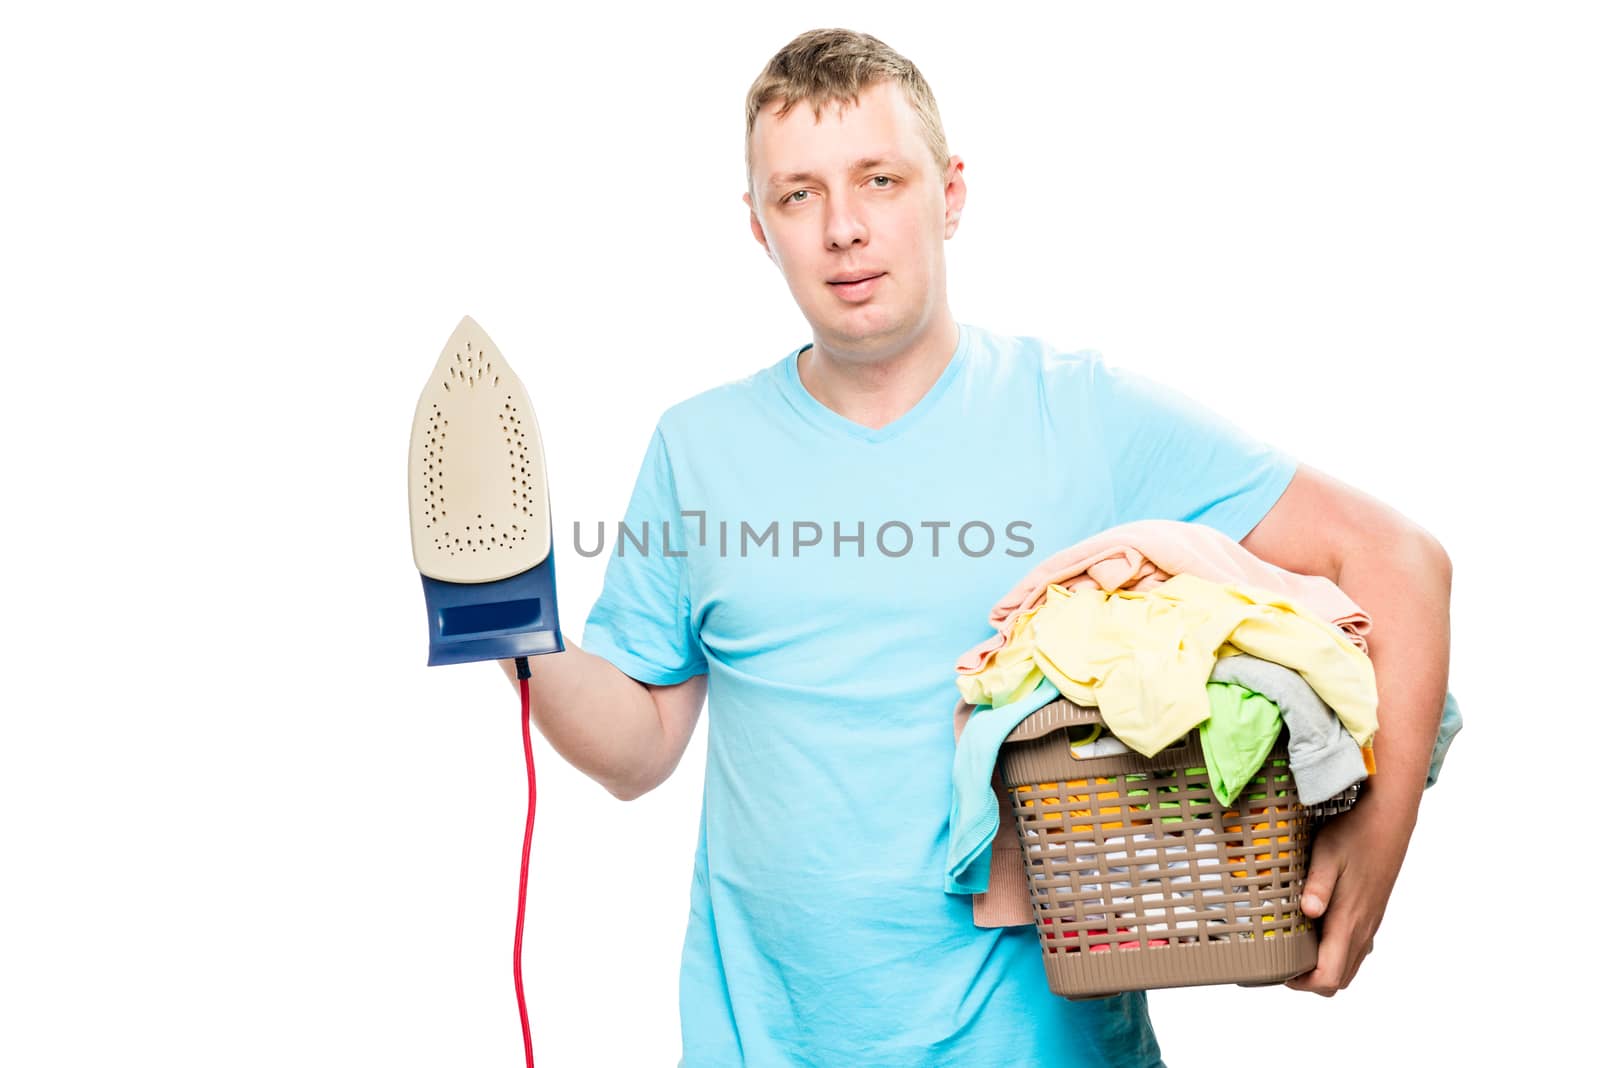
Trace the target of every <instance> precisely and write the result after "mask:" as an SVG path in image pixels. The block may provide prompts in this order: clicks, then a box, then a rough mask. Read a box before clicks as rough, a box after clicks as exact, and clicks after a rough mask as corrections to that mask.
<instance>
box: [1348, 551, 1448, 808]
mask: <svg viewBox="0 0 1600 1068" xmlns="http://www.w3.org/2000/svg"><path fill="white" fill-rule="evenodd" d="M1450 581H1451V566H1450V558H1449V557H1448V556H1447V555H1446V554H1445V551H1444V549H1443V548H1442V547H1441V546H1440V545H1439V543H1438V542H1437V541H1435V540H1434V539H1433V538H1432V537H1431V536H1430V535H1428V534H1427V533H1426V532H1425V531H1422V530H1419V529H1417V528H1414V527H1412V528H1407V529H1405V530H1403V531H1401V532H1400V533H1398V534H1396V535H1395V536H1393V537H1385V538H1382V539H1374V540H1372V541H1369V542H1367V543H1366V544H1364V545H1362V546H1360V547H1359V548H1358V549H1356V550H1353V551H1351V552H1350V553H1348V554H1347V555H1346V556H1345V558H1344V560H1343V561H1342V562H1341V564H1340V568H1339V577H1338V579H1337V582H1338V585H1339V588H1340V589H1342V590H1344V592H1345V593H1348V594H1349V595H1350V598H1351V600H1353V601H1355V602H1356V604H1358V605H1360V606H1361V607H1362V609H1363V610H1364V611H1365V612H1366V613H1367V614H1368V615H1369V616H1371V617H1372V629H1371V630H1370V631H1369V633H1368V634H1367V653H1368V655H1369V656H1370V657H1371V659H1372V667H1373V672H1374V674H1375V675H1376V676H1377V681H1378V733H1377V736H1376V738H1375V740H1374V742H1373V755H1374V757H1375V758H1376V761H1377V765H1378V770H1377V773H1376V774H1374V775H1373V776H1372V777H1371V778H1370V779H1369V780H1368V781H1367V782H1366V783H1364V784H1363V786H1362V791H1363V796H1362V799H1361V803H1362V804H1363V805H1368V806H1375V807H1378V808H1381V809H1383V810H1384V811H1385V812H1386V813H1388V816H1389V818H1391V819H1394V820H1396V821H1400V822H1401V823H1402V824H1403V825H1404V826H1405V827H1406V829H1407V830H1408V831H1409V830H1410V828H1411V827H1412V826H1414V825H1415V823H1416V816H1417V807H1418V805H1419V804H1420V802H1421V799H1422V790H1423V786H1424V784H1425V783H1426V781H1427V777H1428V764H1429V762H1430V761H1431V759H1432V755H1433V743H1434V738H1435V737H1436V736H1437V734H1438V732H1439V718H1440V716H1441V714H1442V712H1443V709H1444V695H1445V688H1446V685H1447V683H1448V675H1449V666H1450Z"/></svg>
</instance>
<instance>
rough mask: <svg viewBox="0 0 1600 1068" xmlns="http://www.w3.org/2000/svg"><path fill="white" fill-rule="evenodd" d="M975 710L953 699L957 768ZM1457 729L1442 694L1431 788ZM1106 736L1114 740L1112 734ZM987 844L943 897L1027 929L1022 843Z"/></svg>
mask: <svg viewBox="0 0 1600 1068" xmlns="http://www.w3.org/2000/svg"><path fill="white" fill-rule="evenodd" d="M1052 691H1054V687H1053V686H1050V684H1049V682H1048V680H1046V682H1045V683H1044V685H1043V687H1042V689H1041V693H1040V694H1038V695H1037V696H1038V697H1040V698H1043V699H1042V700H1041V701H1040V702H1039V703H1038V704H1037V705H1036V706H1034V708H1033V709H1032V710H1031V711H1030V712H1027V713H1023V714H1022V715H1020V716H1017V718H1016V720H1015V722H1014V723H1013V724H1012V727H1013V728H1014V727H1015V725H1016V723H1020V722H1022V720H1023V719H1026V718H1027V716H1028V715H1030V714H1031V712H1032V711H1038V709H1040V708H1043V707H1044V706H1045V705H1046V704H1048V703H1049V702H1050V701H1052V700H1055V699H1057V697H1059V692H1055V693H1052ZM1023 707H1026V706H1025V705H1019V706H1018V709H1016V710H1013V711H1018V710H1020V709H1021V708H1023ZM978 711H982V712H983V714H984V715H988V714H990V713H991V712H993V711H995V710H994V709H990V708H984V709H981V710H980V709H975V708H974V707H973V706H972V705H971V704H968V703H967V702H966V701H961V700H958V701H957V702H956V704H955V711H954V715H953V717H952V718H953V723H954V728H955V737H956V751H957V756H958V767H959V757H960V754H961V751H962V750H961V739H962V737H963V736H964V735H965V733H966V729H967V727H968V725H969V724H970V723H971V722H972V716H973V715H974V713H975V712H978ZM1460 729H1461V715H1460V711H1459V709H1458V708H1457V706H1456V701H1455V697H1454V695H1452V694H1449V693H1446V694H1445V706H1444V710H1443V718H1442V721H1441V723H1440V727H1439V734H1438V740H1437V741H1436V742H1435V744H1434V748H1433V762H1432V764H1431V765H1430V766H1429V768H1428V778H1427V785H1428V786H1432V785H1433V784H1434V783H1435V782H1437V781H1438V778H1439V770H1440V768H1441V766H1442V763H1443V760H1444V757H1445V754H1446V752H1448V750H1449V747H1450V741H1451V740H1452V739H1453V738H1454V737H1455V735H1456V733H1457V732H1459V731H1460ZM1106 737H1107V736H1106V735H1101V736H1100V739H1097V740H1096V744H1098V742H1099V741H1100V740H1103V739H1104V738H1106ZM1110 737H1112V738H1115V735H1111V736H1110ZM998 754H999V748H998V746H997V747H996V749H995V756H996V757H998ZM977 765H978V768H977V772H978V777H979V778H981V777H982V776H983V774H984V766H983V760H982V759H981V758H980V759H979V760H978V762H977ZM988 768H989V771H988V774H989V780H988V789H989V792H990V793H991V794H992V795H993V797H994V808H993V811H994V813H995V826H996V828H997V829H998V827H999V826H1000V822H1001V821H1000V815H1001V814H1002V813H1009V812H1010V810H1011V799H1010V796H1009V792H1008V791H1007V789H1006V787H1005V786H1004V785H1003V784H1002V783H1001V781H1000V775H999V770H998V768H996V767H995V766H994V763H993V760H991V761H990V763H989V765H988ZM960 778H961V776H959V775H958V776H957V780H958V781H959V780H960ZM1128 793H1129V795H1130V796H1133V795H1137V794H1141V793H1143V791H1140V790H1129V791H1128ZM967 804H969V805H971V804H973V802H972V801H971V800H970V799H969V800H968V801H967ZM1173 818H1174V817H1163V820H1162V822H1169V821H1171V820H1172V819H1173ZM1207 833H1209V832H1207ZM989 845H990V848H989V857H988V859H987V860H985V861H984V862H983V863H982V865H981V870H982V872H983V876H982V878H980V877H979V871H980V865H978V864H976V863H974V864H972V865H971V866H970V868H969V871H968V878H967V879H965V880H964V882H965V884H966V885H968V886H972V887H975V888H974V889H970V890H966V889H963V890H950V889H949V886H948V880H947V886H946V890H947V892H950V893H971V894H972V922H973V924H974V925H975V926H977V927H1017V926H1022V925H1026V924H1032V923H1033V922H1034V916H1033V904H1032V901H1031V899H1030V896H1029V890H1028V885H1029V881H1030V878H1029V874H1028V868H1027V865H1026V863H1025V861H1024V858H1023V853H1022V844H1021V841H1020V839H1019V837H1018V836H1017V835H1016V834H1014V833H1011V831H1010V830H1009V829H1008V830H1007V833H1005V834H993V833H991V834H990V835H989Z"/></svg>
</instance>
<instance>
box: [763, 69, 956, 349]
mask: <svg viewBox="0 0 1600 1068" xmlns="http://www.w3.org/2000/svg"><path fill="white" fill-rule="evenodd" d="M778 107H779V104H778V103H777V102H774V103H771V104H769V105H767V107H766V108H763V109H762V111H761V114H760V115H758V116H757V118H756V124H755V129H754V130H753V131H752V133H751V140H750V157H751V183H752V185H753V194H754V199H752V195H751V194H750V193H747V194H745V197H744V200H745V203H746V204H747V205H749V206H750V209H751V214H750V229H751V230H752V232H754V234H755V237H756V240H757V241H759V242H761V244H762V246H763V247H764V248H765V249H766V250H767V252H768V254H769V255H770V256H771V257H772V259H773V261H774V262H775V263H776V264H777V265H778V269H779V270H780V271H781V272H782V273H783V277H784V280H785V281H787V282H788V284H789V291H790V292H791V293H793V294H794V299H795V302H796V303H797V304H798V305H799V306H800V311H801V313H802V314H803V315H805V317H806V319H807V321H808V322H810V324H811V327H812V329H813V330H814V331H815V332H816V334H817V339H818V341H819V343H822V344H824V345H825V346H827V347H829V348H836V349H838V350H841V351H844V352H852V353H856V354H860V355H869V354H877V353H880V352H885V351H893V350H895V349H898V348H899V347H900V346H901V345H903V344H905V343H907V342H909V341H911V340H914V339H915V338H916V337H917V336H918V335H919V334H920V333H921V332H922V331H923V330H925V329H927V328H928V326H929V325H930V324H931V323H932V321H933V317H934V316H935V315H936V314H937V313H938V311H939V310H940V309H941V308H942V307H943V306H944V303H945V273H944V241H945V239H946V238H948V237H949V236H950V235H952V234H954V233H955V229H956V225H957V220H958V219H959V217H960V213H961V207H962V204H963V202H964V201H965V199H966V185H965V182H964V180H963V179H962V178H961V174H960V171H961V168H962V163H961V160H960V159H959V157H952V158H951V161H950V169H949V171H948V172H947V173H946V174H943V175H941V174H939V173H938V171H937V164H936V163H935V162H934V159H933V153H932V151H931V150H930V149H929V147H928V143H927V141H926V140H925V138H924V137H923V133H922V127H921V124H920V123H919V121H918V119H917V116H916V112H914V111H913V110H912V108H911V104H910V102H909V101H908V100H907V99H906V97H905V93H904V91H903V90H902V89H901V88H900V86H899V85H898V84H897V83H895V82H879V83H878V84H876V85H874V86H872V87H871V88H869V89H867V90H865V91H863V92H862V93H861V104H860V106H859V107H853V106H850V105H848V104H846V105H843V106H842V107H841V106H840V105H830V106H828V107H826V108H824V110H823V113H822V118H821V119H820V120H817V119H815V118H814V115H813V112H812V108H811V105H810V104H809V103H807V102H805V101H801V102H800V103H798V104H796V105H795V106H794V107H793V108H791V109H790V110H789V113H788V114H787V115H785V116H784V117H783V118H781V119H778V118H775V117H774V113H775V112H776V111H777V110H778ZM863 276H877V277H875V278H872V279H871V280H869V281H863V282H859V283H856V284H850V282H851V280H853V279H858V278H861V277H863Z"/></svg>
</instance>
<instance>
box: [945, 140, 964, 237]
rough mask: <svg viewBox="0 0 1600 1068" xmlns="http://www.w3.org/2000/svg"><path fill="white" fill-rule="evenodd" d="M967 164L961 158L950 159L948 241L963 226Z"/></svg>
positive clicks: (947, 182) (946, 208)
mask: <svg viewBox="0 0 1600 1068" xmlns="http://www.w3.org/2000/svg"><path fill="white" fill-rule="evenodd" d="M965 167H966V163H965V162H964V161H963V160H962V159H961V157H960V156H951V157H950V167H949V169H947V170H946V171H945V186H944V236H945V240H946V241H948V240H949V239H950V238H952V237H954V236H955V233H956V227H958V226H960V225H961V209H962V208H964V207H966V204H967V179H966V177H965V176H964V175H963V174H962V173H961V172H962V170H963V169H965Z"/></svg>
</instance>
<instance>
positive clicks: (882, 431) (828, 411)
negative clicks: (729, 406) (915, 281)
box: [778, 323, 971, 443]
mask: <svg viewBox="0 0 1600 1068" xmlns="http://www.w3.org/2000/svg"><path fill="white" fill-rule="evenodd" d="M956 327H957V329H958V330H959V331H960V338H959V340H958V341H957V342H956V351H955V353H954V355H952V356H951V357H950V362H949V363H948V364H946V365H945V369H944V370H943V371H942V372H941V373H940V375H939V377H938V378H937V379H936V380H935V381H934V383H933V385H932V386H929V387H928V391H927V392H926V393H924V394H923V395H922V397H921V399H919V400H918V401H917V403H915V404H913V405H912V406H911V408H910V409H909V410H907V411H906V413H905V414H904V415H901V416H900V417H899V418H898V419H895V420H893V421H892V422H889V423H886V424H884V425H883V426H881V427H877V428H876V429H874V428H873V427H869V426H863V425H862V424H861V423H857V422H854V421H853V420H850V419H846V418H845V417H844V416H842V415H840V414H839V413H838V412H836V411H834V410H833V409H832V408H830V407H828V406H827V405H826V404H823V403H822V402H821V401H819V400H818V399H817V398H816V397H813V396H812V395H811V391H810V390H808V389H806V387H805V384H804V383H803V382H801V381H800V354H801V353H802V352H804V351H805V350H806V349H809V348H811V345H810V344H806V345H801V346H800V347H799V348H797V349H795V350H794V351H793V352H791V353H789V355H787V356H785V357H784V358H783V368H782V371H781V373H780V374H779V375H778V384H779V388H780V390H781V391H782V393H783V395H784V397H785V398H786V399H787V400H788V401H789V403H790V405H792V406H793V407H794V410H795V411H796V412H797V413H799V415H800V416H801V417H802V418H804V419H806V420H807V421H808V422H810V423H813V424H815V425H816V426H819V427H821V428H822V429H824V430H828V431H832V432H834V433H841V434H845V435H848V436H849V437H852V438H856V439H857V440H860V441H865V442H869V443H871V442H880V441H888V440H889V439H890V438H895V437H898V436H900V435H901V434H903V433H905V432H906V430H907V429H909V428H910V427H912V426H914V425H916V423H917V422H919V421H920V420H921V419H922V418H923V416H925V415H927V414H928V411H929V410H930V409H931V408H933V406H934V405H935V404H937V403H938V402H939V398H940V397H941V396H943V395H944V393H945V391H946V390H948V389H949V388H950V384H951V383H952V382H954V381H955V380H956V377H957V376H958V375H959V374H960V373H961V369H962V367H964V366H965V365H966V362H967V349H968V347H969V345H970V343H971V337H970V333H971V332H970V330H969V329H968V327H967V326H966V325H965V324H964V323H957V324H956Z"/></svg>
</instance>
